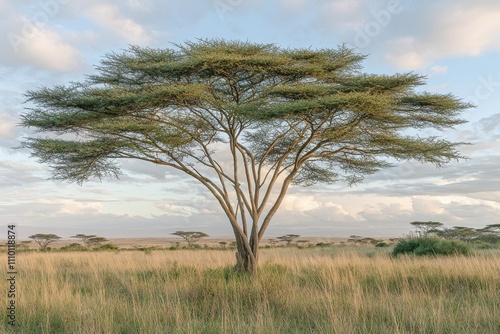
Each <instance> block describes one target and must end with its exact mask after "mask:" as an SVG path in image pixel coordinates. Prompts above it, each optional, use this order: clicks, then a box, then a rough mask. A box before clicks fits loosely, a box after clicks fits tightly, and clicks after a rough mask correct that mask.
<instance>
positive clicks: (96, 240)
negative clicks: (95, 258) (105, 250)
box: [87, 237, 108, 249]
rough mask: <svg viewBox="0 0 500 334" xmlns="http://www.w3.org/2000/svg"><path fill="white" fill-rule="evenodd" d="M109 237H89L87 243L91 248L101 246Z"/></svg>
mask: <svg viewBox="0 0 500 334" xmlns="http://www.w3.org/2000/svg"><path fill="white" fill-rule="evenodd" d="M107 241H108V239H106V238H103V237H92V238H88V239H87V245H88V247H90V248H94V249H96V248H99V247H102V246H103V245H104V243H105V242H107Z"/></svg>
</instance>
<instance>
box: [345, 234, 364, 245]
mask: <svg viewBox="0 0 500 334" xmlns="http://www.w3.org/2000/svg"><path fill="white" fill-rule="evenodd" d="M363 239H364V238H363V237H362V236H360V235H351V236H349V239H347V242H348V243H353V244H355V245H358V244H362V243H363V241H362V240H363Z"/></svg>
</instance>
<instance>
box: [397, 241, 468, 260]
mask: <svg viewBox="0 0 500 334" xmlns="http://www.w3.org/2000/svg"><path fill="white" fill-rule="evenodd" d="M392 254H393V255H394V256H397V255H400V254H414V255H419V256H423V255H469V254H470V248H469V246H467V245H465V244H463V243H460V242H457V241H450V240H441V239H439V238H436V237H420V238H409V239H405V240H401V241H400V242H399V243H398V244H397V245H396V247H394V250H393V252H392Z"/></svg>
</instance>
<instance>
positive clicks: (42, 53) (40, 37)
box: [16, 28, 82, 71]
mask: <svg viewBox="0 0 500 334" xmlns="http://www.w3.org/2000/svg"><path fill="white" fill-rule="evenodd" d="M16 38H20V39H19V40H18V41H19V43H20V44H18V46H19V51H18V52H19V54H20V55H21V57H22V58H24V59H25V60H26V62H28V63H31V64H33V65H36V66H39V67H42V68H46V69H50V70H55V71H72V70H77V69H79V68H81V65H82V64H81V59H80V55H79V53H78V50H76V49H75V48H74V47H73V46H71V45H69V44H68V43H66V42H65V41H64V40H63V38H62V37H61V36H60V35H59V34H57V33H56V32H54V31H51V30H49V29H45V28H39V29H37V30H35V31H34V32H33V34H32V35H31V36H29V37H22V36H19V35H18V37H16Z"/></svg>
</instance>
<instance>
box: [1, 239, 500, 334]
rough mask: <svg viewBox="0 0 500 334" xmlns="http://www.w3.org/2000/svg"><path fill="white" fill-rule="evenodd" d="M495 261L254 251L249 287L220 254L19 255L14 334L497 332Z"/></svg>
mask: <svg viewBox="0 0 500 334" xmlns="http://www.w3.org/2000/svg"><path fill="white" fill-rule="evenodd" d="M499 255H500V254H499V253H498V251H489V253H487V252H482V253H480V254H477V255H475V256H471V257H444V258H412V257H402V258H397V259H393V258H391V257H390V256H388V251H387V250H377V249H375V248H373V247H366V248H364V247H332V248H328V249H318V248H313V249H297V248H280V249H264V250H263V251H262V258H261V265H260V268H259V271H258V272H257V274H256V275H255V276H254V277H252V278H249V277H247V276H245V275H241V274H238V273H237V272H234V271H233V270H232V267H231V266H232V265H233V263H234V253H233V251H229V250H228V251H222V250H178V251H153V252H147V253H146V252H139V251H127V252H81V253H76V252H75V253H20V254H18V258H17V261H18V268H19V269H18V270H19V275H18V292H19V297H18V298H17V304H18V305H19V306H18V313H17V317H18V325H17V326H16V329H17V333H27V334H28V333H29V334H31V333H37V334H38V333H40V334H42V333H58V334H59V333H82V334H83V333H85V334H87V333H96V334H97V333H112V334H115V333H127V334H129V333H141V334H142V333H151V334H153V333H266V334H267V333H363V334H365V333H497V332H500V319H499V318H498V314H500V275H499V273H500V256H499ZM4 276H5V275H4ZM4 305H6V300H5V302H4ZM2 328H3V331H4V332H8V331H9V326H7V325H4V327H2Z"/></svg>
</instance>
